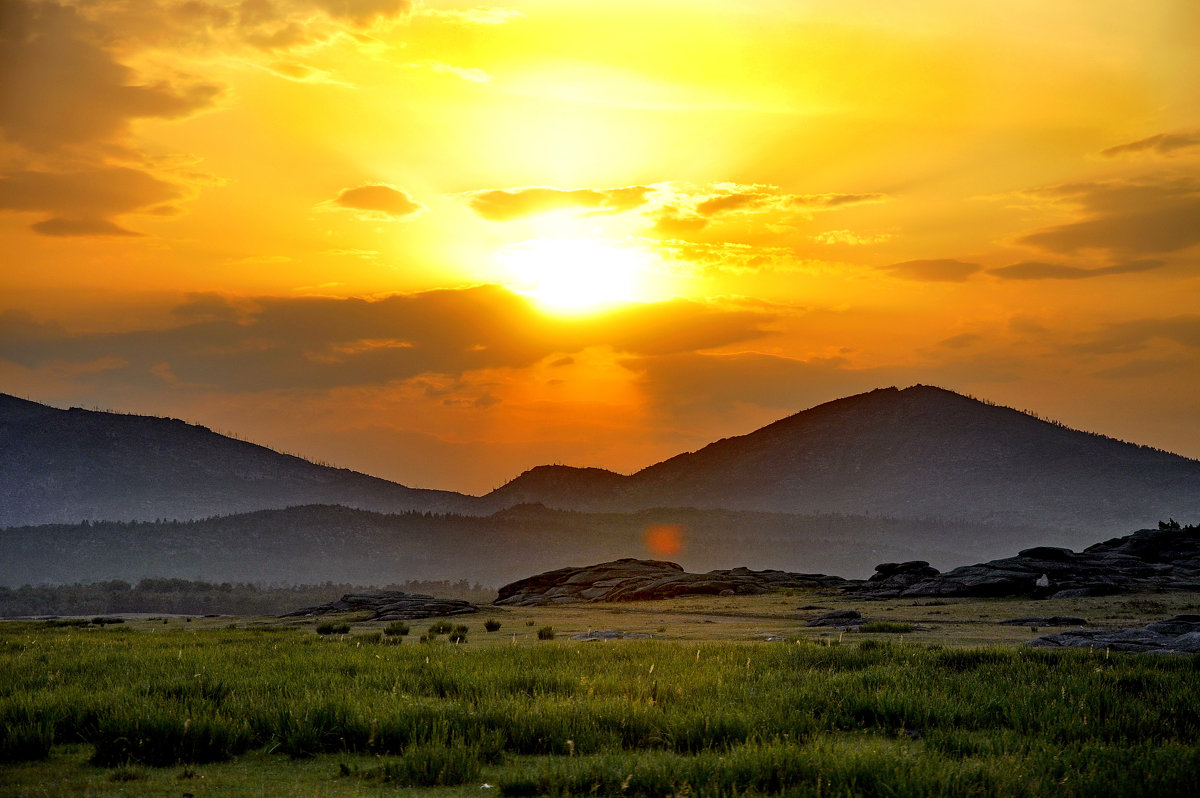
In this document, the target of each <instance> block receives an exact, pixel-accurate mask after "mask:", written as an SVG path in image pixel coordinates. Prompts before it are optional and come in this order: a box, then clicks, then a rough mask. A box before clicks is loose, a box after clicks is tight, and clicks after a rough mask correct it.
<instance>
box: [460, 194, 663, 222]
mask: <svg viewBox="0 0 1200 798" xmlns="http://www.w3.org/2000/svg"><path fill="white" fill-rule="evenodd" d="M653 191H654V189H653V188H652V187H650V186H625V187H622V188H605V189H591V188H577V189H559V188H549V187H545V186H529V187H526V188H510V189H490V190H487V191H473V192H470V193H469V194H466V195H464V196H465V197H466V198H467V205H468V206H469V207H470V208H471V210H473V211H475V213H477V214H479V215H480V216H482V217H483V218H484V219H487V220H488V221H491V222H508V221H512V220H513V219H521V218H523V217H526V216H533V215H535V214H539V213H548V212H550V211H561V210H587V211H593V212H603V213H619V212H621V211H628V210H633V209H634V208H638V207H640V206H642V205H645V204H646V201H647V195H649V194H650V193H651V192H653Z"/></svg>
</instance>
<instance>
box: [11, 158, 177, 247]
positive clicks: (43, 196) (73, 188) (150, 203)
mask: <svg viewBox="0 0 1200 798" xmlns="http://www.w3.org/2000/svg"><path fill="white" fill-rule="evenodd" d="M181 194H182V192H181V191H180V189H179V188H178V187H177V186H174V185H172V184H170V183H166V182H163V181H162V180H159V179H158V178H156V177H153V176H152V175H149V174H147V173H146V172H142V171H139V170H137V169H130V168H128V167H118V166H107V167H97V168H94V169H86V170H81V171H76V172H41V171H17V172H11V173H9V174H7V175H3V176H0V210H6V211H29V212H35V213H48V214H51V216H50V217H49V218H47V219H44V220H42V221H40V222H37V223H35V224H34V225H33V229H34V230H35V231H37V232H39V233H41V234H43V235H51V236H72V235H137V234H136V233H132V232H130V231H128V230H125V229H124V228H122V227H120V226H119V225H117V224H116V223H115V222H113V221H112V217H114V216H118V215H121V214H125V213H133V212H143V213H144V212H159V211H162V210H163V209H164V203H169V202H171V201H172V200H176V199H178V198H179V197H180V196H181Z"/></svg>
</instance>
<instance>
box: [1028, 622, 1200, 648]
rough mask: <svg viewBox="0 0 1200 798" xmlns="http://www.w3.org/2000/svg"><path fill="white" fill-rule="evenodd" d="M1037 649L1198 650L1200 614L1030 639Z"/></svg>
mask: <svg viewBox="0 0 1200 798" xmlns="http://www.w3.org/2000/svg"><path fill="white" fill-rule="evenodd" d="M1026 645H1030V646H1037V647H1039V648H1095V649H1099V648H1103V649H1107V650H1109V651H1128V652H1134V653H1152V654H1195V653H1197V652H1200V615H1176V616H1175V617H1174V618H1167V619H1166V620H1162V621H1155V622H1154V623H1151V624H1147V625H1146V626H1145V627H1143V628H1141V629H1072V630H1070V631H1067V632H1059V633H1058V634H1053V635H1044V636H1043V637H1039V638H1036V639H1034V640H1030V641H1029V642H1028V643H1026Z"/></svg>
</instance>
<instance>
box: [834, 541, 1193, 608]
mask: <svg viewBox="0 0 1200 798" xmlns="http://www.w3.org/2000/svg"><path fill="white" fill-rule="evenodd" d="M844 589H845V590H846V591H848V592H853V593H855V594H857V595H859V596H861V597H863V598H879V599H884V598H910V597H912V598H920V597H931V596H938V597H947V596H963V597H966V596H974V597H998V596H1029V595H1032V596H1035V597H1038V598H1073V597H1078V596H1104V595H1109V594H1113V593H1128V592H1133V591H1146V590H1200V528H1197V527H1184V528H1183V529H1143V530H1140V531H1138V532H1134V533H1133V534H1132V535H1126V536H1125V537H1120V538H1112V539H1111V540H1106V541H1104V542H1103V543H1097V544H1095V545H1094V546H1088V547H1087V548H1086V549H1084V550H1083V551H1081V552H1074V551H1071V550H1070V549H1062V548H1055V547H1051V546H1037V547H1035V548H1032V549H1025V550H1024V551H1021V552H1019V553H1018V554H1017V556H1016V557H1007V558H1005V559H1001V560H992V561H990V562H986V563H980V564H977V565H966V566H963V567H961V568H955V569H954V570H952V571H946V572H945V573H939V572H938V571H937V570H936V569H934V568H931V567H929V563H927V562H922V561H919V560H918V561H913V562H908V563H884V564H882V565H879V566H876V573H875V575H874V576H872V577H871V578H870V579H868V580H867V581H866V582H856V583H848V584H846V585H845V586H844Z"/></svg>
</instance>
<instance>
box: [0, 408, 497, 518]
mask: <svg viewBox="0 0 1200 798" xmlns="http://www.w3.org/2000/svg"><path fill="white" fill-rule="evenodd" d="M315 502H319V503H328V504H344V505H348V506H351V507H359V508H362V509H367V510H377V511H381V512H404V511H408V510H418V511H422V512H425V511H431V512H440V513H445V512H460V513H466V512H474V508H475V506H476V504H477V503H478V500H477V499H475V498H474V497H470V496H464V495H462V494H459V493H452V492H449V491H440V490H419V489H414V488H408V487H405V486H403V485H398V484H396V483H394V482H388V481H387V480H383V479H378V478H376V477H371V476H367V475H366V474H360V473H358V472H355V471H350V470H347V469H344V468H330V467H328V466H322V465H317V464H315V463H311V462H309V461H307V460H303V459H301V458H299V457H293V456H291V455H286V454H280V453H279V452H276V451H273V450H271V449H268V448H266V447H263V446H257V445H255V444H252V443H247V442H246V441H240V440H236V439H234V438H229V437H226V436H224V435H219V434H217V433H215V432H213V431H212V430H210V429H208V428H207V427H201V426H197V425H194V424H186V423H184V422H183V421H179V420H177V419H171V418H153V417H149V416H134V415H123V414H117V413H102V412H97V411H92V410H81V409H79V408H71V409H70V410H59V409H56V408H53V407H47V406H46V405H42V404H38V403H36V402H30V401H26V400H24V399H18V398H17V397H14V396H8V395H5V394H0V527H2V526H16V525H23V524H46V523H77V522H79V521H82V520H88V521H93V520H103V519H109V520H127V519H143V520H146V519H156V518H166V519H188V518H205V517H208V516H214V515H225V514H230V513H239V512H246V511H250V510H261V509H267V508H282V507H289V506H293V505H300V504H312V503H315Z"/></svg>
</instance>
